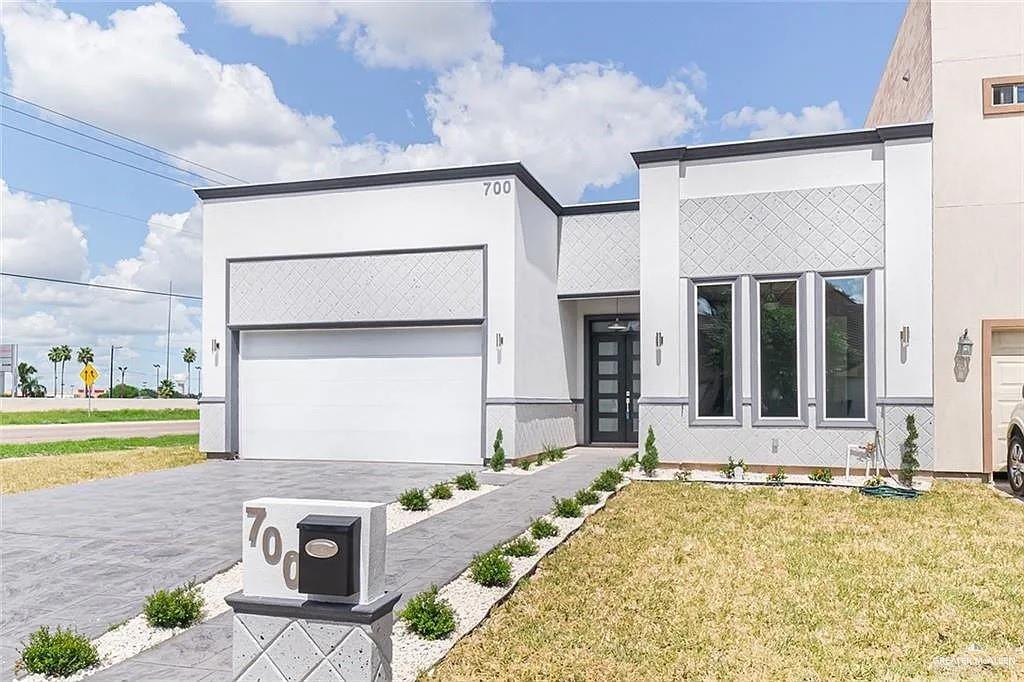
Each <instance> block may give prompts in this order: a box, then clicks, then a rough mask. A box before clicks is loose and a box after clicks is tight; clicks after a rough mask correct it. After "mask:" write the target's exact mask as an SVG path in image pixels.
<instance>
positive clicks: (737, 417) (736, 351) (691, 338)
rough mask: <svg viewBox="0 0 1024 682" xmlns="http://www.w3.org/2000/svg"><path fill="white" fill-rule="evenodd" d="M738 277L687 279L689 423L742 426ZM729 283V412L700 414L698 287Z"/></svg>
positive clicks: (695, 424) (741, 366) (694, 424)
mask: <svg viewBox="0 0 1024 682" xmlns="http://www.w3.org/2000/svg"><path fill="white" fill-rule="evenodd" d="M740 281H741V278H740V277H715V278H707V279H704V278H701V279H690V280H689V281H688V286H687V294H688V295H687V306H688V311H687V316H686V318H687V327H688V329H687V340H688V343H687V353H686V354H687V360H688V363H687V366H688V368H689V389H690V398H689V409H688V413H689V424H690V426H742V425H743V398H742V388H743V364H742V359H741V358H740V353H741V348H742V347H741V345H740V336H739V334H740V314H741V312H742V311H741V309H740V308H739V304H740V296H739V293H740ZM716 285H717V286H722V285H729V287H730V290H731V295H732V320H731V322H732V336H731V340H732V415H731V416H722V417H701V416H698V415H699V413H700V406H699V405H698V401H699V397H698V391H697V386H698V379H697V351H698V349H697V290H698V288H700V287H705V286H716Z"/></svg>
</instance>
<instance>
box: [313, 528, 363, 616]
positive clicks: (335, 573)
mask: <svg viewBox="0 0 1024 682" xmlns="http://www.w3.org/2000/svg"><path fill="white" fill-rule="evenodd" d="M359 526H360V521H359V517H358V516H330V515H326V514H311V515H309V516H307V517H306V518H304V519H303V520H302V521H300V522H299V523H298V528H299V592H302V593H303V594H311V595H325V596H332V597H351V596H353V595H355V594H357V593H358V592H359V530H360V528H359Z"/></svg>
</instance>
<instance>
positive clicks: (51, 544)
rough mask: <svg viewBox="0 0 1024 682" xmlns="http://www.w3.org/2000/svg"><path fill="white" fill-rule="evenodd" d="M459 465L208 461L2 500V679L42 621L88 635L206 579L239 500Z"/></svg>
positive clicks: (368, 490) (419, 477)
mask: <svg viewBox="0 0 1024 682" xmlns="http://www.w3.org/2000/svg"><path fill="white" fill-rule="evenodd" d="M465 469H466V467H464V466H458V465H430V464H395V463H387V464H383V463H361V462H284V461H257V460H239V461H233V462H229V461H209V462H203V463H200V464H195V465H192V466H189V467H182V468H180V469H170V470H165V471H155V472H151V473H145V474H138V475H135V476H128V477H124V478H116V479H109V480H105V481H93V482H90V483H81V484H77V485H71V486H64V487H60V488H52V489H49V490H37V491H32V492H28V493H21V494H18V495H7V496H5V497H4V498H3V509H2V513H3V517H2V523H0V528H2V531H0V545H2V547H0V567H2V569H0V570H2V576H0V577H2V583H3V593H2V598H3V602H2V603H3V608H2V616H0V657H2V667H0V677H2V678H3V679H8V678H9V677H10V675H11V669H12V665H13V660H14V656H15V650H16V648H17V645H18V643H19V642H20V641H22V640H23V639H24V638H25V637H26V636H27V635H28V633H29V632H31V631H32V630H34V629H35V628H36V627H38V626H39V625H51V626H58V625H64V626H74V627H75V628H76V629H78V630H79V631H81V632H83V633H84V634H86V635H88V636H89V637H96V636H98V635H100V634H102V633H103V632H104V631H106V630H107V628H108V627H109V626H111V625H112V624H115V623H117V622H119V621H121V620H123V619H126V618H130V617H131V616H134V615H135V614H137V613H139V612H140V611H141V610H142V603H143V599H144V597H145V595H147V594H148V593H150V592H152V591H153V590H154V589H159V588H167V587H172V586H176V585H179V584H181V583H184V582H186V581H188V580H190V579H192V578H196V579H198V580H203V579H205V578H207V577H209V576H210V575H212V574H214V573H216V572H218V571H220V570H223V569H225V568H227V567H228V566H230V565H232V564H233V563H235V562H237V561H238V560H239V559H240V556H241V544H240V535H239V528H240V525H239V521H240V518H241V504H242V502H243V501H244V500H247V499H252V498H255V497H263V496H276V497H314V498H324V497H325V498H332V499H351V500H366V501H375V502H386V501H391V500H393V499H395V497H397V496H398V494H399V493H400V492H402V491H403V490H405V489H407V488H410V487H414V486H416V487H423V486H426V485H427V484H429V483H433V482H435V481H438V480H441V479H444V478H449V477H451V476H453V475H454V474H457V473H460V472H461V471H464V470H465Z"/></svg>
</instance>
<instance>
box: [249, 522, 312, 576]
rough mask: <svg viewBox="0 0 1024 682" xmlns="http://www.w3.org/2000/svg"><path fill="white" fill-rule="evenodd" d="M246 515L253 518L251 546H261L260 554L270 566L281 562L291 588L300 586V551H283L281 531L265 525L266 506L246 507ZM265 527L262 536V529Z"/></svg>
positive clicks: (283, 573) (250, 534) (250, 535)
mask: <svg viewBox="0 0 1024 682" xmlns="http://www.w3.org/2000/svg"><path fill="white" fill-rule="evenodd" d="M245 515H246V516H247V517H249V518H251V519H252V520H253V521H252V525H251V526H249V546H250V547H256V545H257V543H259V546H260V554H262V555H263V560H264V561H266V562H267V564H268V565H270V566H277V565H278V564H279V563H280V564H281V574H282V575H283V576H284V584H285V585H286V586H287V587H288V589H289V590H297V589H298V588H299V553H298V552H297V551H295V550H294V549H290V550H288V551H287V552H285V551H283V550H284V546H283V544H282V542H281V531H280V530H278V529H277V527H276V526H269V525H268V526H266V527H265V528H264V527H263V522H264V521H265V520H266V518H267V509H266V507H246V508H245ZM261 528H262V529H263V534H262V536H261V535H260V529H261Z"/></svg>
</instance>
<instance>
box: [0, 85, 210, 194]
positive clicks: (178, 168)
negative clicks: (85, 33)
mask: <svg viewBox="0 0 1024 682" xmlns="http://www.w3.org/2000/svg"><path fill="white" fill-rule="evenodd" d="M0 109H6V110H7V111H13V112H14V113H16V114H21V115H22V116H25V117H27V118H31V119H33V120H35V121H39V122H40V123H45V124H46V125H48V126H53V127H54V128H60V129H61V130H66V131H68V132H69V133H74V134H75V135H81V136H82V137H85V138H88V139H90V140H93V141H95V142H99V143H100V144H105V145H107V146H108V147H113V148H114V149H119V150H121V151H122V152H126V153H128V154H134V155H135V156H138V157H139V158H142V159H146V160H147V161H152V162H153V163H159V164H160V165H161V166H167V167H168V168H170V169H172V170H176V171H179V172H182V173H187V174H188V175H194V176H195V177H197V178H200V179H202V180H206V181H207V182H210V183H213V184H215V185H223V184H224V183H223V182H221V181H219V180H214V179H213V178H208V177H206V176H205V175H202V174H201V173H197V172H195V171H191V170H189V169H187V168H182V167H181V166H175V165H174V164H173V163H167V162H166V161H161V160H160V159H155V158H153V157H152V156H149V155H148V154H143V153H142V152H137V151H135V150H134V149H129V148H128V147H122V146H121V145H119V144H114V143H113V142H110V141H108V140H104V139H103V138H101V137H96V136H95V135H89V134H88V133H83V132H82V131H81V130H75V129H74V128H71V127H69V126H64V125H61V124H60V123H54V122H53V121H48V120H46V119H45V118H43V117H42V116H35V115H33V114H30V113H28V112H27V111H22V110H21V109H15V108H14V107H9V106H7V105H6V104H0Z"/></svg>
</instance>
